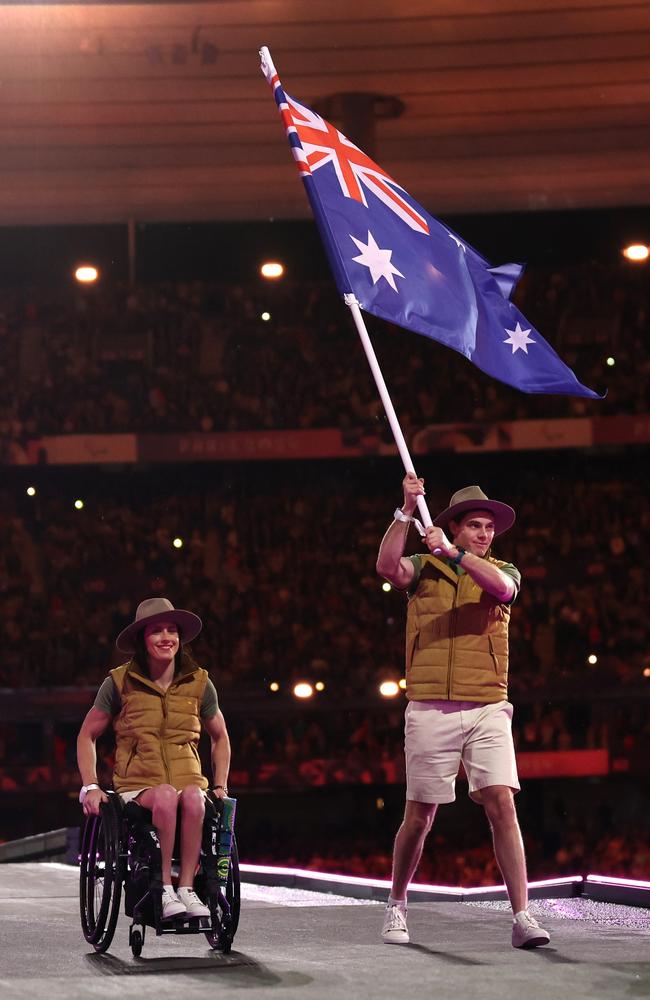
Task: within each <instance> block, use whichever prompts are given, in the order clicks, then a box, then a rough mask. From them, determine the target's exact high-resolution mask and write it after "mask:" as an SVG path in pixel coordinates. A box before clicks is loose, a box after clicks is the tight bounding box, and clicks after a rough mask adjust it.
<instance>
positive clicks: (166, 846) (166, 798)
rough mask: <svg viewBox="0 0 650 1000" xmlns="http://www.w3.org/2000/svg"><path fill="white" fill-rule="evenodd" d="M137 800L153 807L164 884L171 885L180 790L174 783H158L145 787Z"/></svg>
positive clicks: (146, 806)
mask: <svg viewBox="0 0 650 1000" xmlns="http://www.w3.org/2000/svg"><path fill="white" fill-rule="evenodd" d="M136 801H137V802H138V803H139V804H140V805H141V806H144V807H145V809H151V815H152V823H153V825H154V826H155V828H156V830H157V831H158V839H159V840H160V854H161V857H162V880H163V885H171V884H172V851H173V850H174V838H175V836H176V813H177V811H178V792H177V791H176V789H175V788H174V787H173V786H172V785H156V786H155V788H145V790H144V792H141V794H140V795H138V797H137V800H136ZM190 884H191V883H190Z"/></svg>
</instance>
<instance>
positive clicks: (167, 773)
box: [160, 688, 171, 785]
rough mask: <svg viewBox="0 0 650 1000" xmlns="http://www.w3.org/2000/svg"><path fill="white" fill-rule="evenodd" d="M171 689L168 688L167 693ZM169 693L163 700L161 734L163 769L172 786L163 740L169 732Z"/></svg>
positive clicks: (168, 782)
mask: <svg viewBox="0 0 650 1000" xmlns="http://www.w3.org/2000/svg"><path fill="white" fill-rule="evenodd" d="M168 690H169V688H167V691H168ZM167 691H165V693H164V695H163V700H162V710H163V731H162V733H161V734H160V737H161V739H160V755H161V757H162V762H163V767H164V768H165V774H166V775H167V784H168V785H171V772H170V770H169V760H168V759H167V750H166V749H165V740H164V738H163V736H164V734H165V732H166V731H167Z"/></svg>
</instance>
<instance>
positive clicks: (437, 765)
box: [404, 701, 520, 803]
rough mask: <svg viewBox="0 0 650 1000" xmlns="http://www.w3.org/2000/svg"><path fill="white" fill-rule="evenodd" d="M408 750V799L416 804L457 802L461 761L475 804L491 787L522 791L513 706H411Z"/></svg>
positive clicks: (466, 703) (416, 703)
mask: <svg viewBox="0 0 650 1000" xmlns="http://www.w3.org/2000/svg"><path fill="white" fill-rule="evenodd" d="M404 751H405V754H406V798H407V799H410V800H412V801H414V802H428V803H434V802H435V803H445V802H453V801H454V799H455V798H456V777H457V775H458V769H459V767H460V763H461V761H462V763H463V767H464V768H465V773H466V775H467V779H468V782H469V794H470V796H471V798H472V799H474V801H475V802H480V801H481V789H482V788H488V787H489V786H490V785H507V786H508V787H509V788H512V790H513V791H515V792H518V791H519V788H520V785H519V779H518V777H517V763H516V761H515V748H514V745H513V742H512V705H511V704H510V702H509V701H499V702H496V703H494V704H490V705H484V704H481V703H478V702H475V701H410V702H409V703H408V705H407V707H406V725H405V730H404Z"/></svg>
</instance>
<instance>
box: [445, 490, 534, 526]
mask: <svg viewBox="0 0 650 1000" xmlns="http://www.w3.org/2000/svg"><path fill="white" fill-rule="evenodd" d="M470 510H489V512H490V514H491V515H492V517H493V518H494V534H495V535H500V534H501V533H502V532H504V531H507V530H508V528H511V527H512V525H513V524H514V522H515V517H516V516H517V515H516V514H515V512H514V510H513V509H512V507H509V506H508V504H507V503H501V501H500V500H490V498H489V497H487V496H486V495H485V493H484V492H483V490H482V489H481V487H480V486H465V487H464V488H463V489H462V490H457V491H456V492H455V493H454V495H453V496H452V498H451V500H450V501H449V506H448V507H445V509H444V510H443V511H441V512H440V513H439V514H438V516H437V517H436V518H434V521H433V523H434V524H435V525H437V526H438V527H439V528H446V527H447V525H448V524H449V522H450V521H457V520H458V518H459V517H462V516H463V514H467V512H468V511H470Z"/></svg>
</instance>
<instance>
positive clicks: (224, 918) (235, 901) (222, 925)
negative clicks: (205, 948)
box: [205, 836, 241, 954]
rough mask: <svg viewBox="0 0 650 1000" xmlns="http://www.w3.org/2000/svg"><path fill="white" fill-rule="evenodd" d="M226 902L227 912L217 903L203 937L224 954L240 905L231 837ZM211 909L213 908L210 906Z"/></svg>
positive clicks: (237, 917) (237, 875) (236, 867)
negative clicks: (209, 926) (208, 927)
mask: <svg viewBox="0 0 650 1000" xmlns="http://www.w3.org/2000/svg"><path fill="white" fill-rule="evenodd" d="M225 897H226V902H227V903H228V907H229V909H230V913H228V912H227V911H226V910H225V909H224V907H223V906H220V905H218V904H217V907H216V908H215V910H216V911H217V912H215V910H213V915H212V927H211V928H210V930H209V931H206V932H205V937H206V940H207V942H208V944H209V945H210V947H211V948H214V949H215V951H223V952H225V953H226V954H227V953H228V952H229V951H230V949H231V948H232V942H233V938H234V937H235V934H236V932H237V928H238V926H239V911H240V906H241V897H240V879H239V854H238V851H237V841H236V840H235V838H234V836H233V838H232V848H231V853H230V871H229V872H228V881H227V883H226V891H225ZM211 909H213V908H212V907H211Z"/></svg>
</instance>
